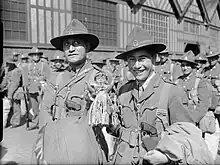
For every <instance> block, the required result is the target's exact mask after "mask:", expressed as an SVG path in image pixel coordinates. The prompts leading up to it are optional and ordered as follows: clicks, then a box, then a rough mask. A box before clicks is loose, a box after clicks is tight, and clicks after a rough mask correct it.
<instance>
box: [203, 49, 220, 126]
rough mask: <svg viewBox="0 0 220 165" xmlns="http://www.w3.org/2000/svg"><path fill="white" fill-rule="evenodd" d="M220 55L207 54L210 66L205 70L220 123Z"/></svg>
mask: <svg viewBox="0 0 220 165" xmlns="http://www.w3.org/2000/svg"><path fill="white" fill-rule="evenodd" d="M219 55H220V53H219V52H218V53H213V52H209V53H207V54H206V58H207V59H208V63H209V66H207V67H205V68H204V72H205V73H204V74H205V78H207V79H208V81H209V82H210V83H211V84H212V92H213V104H215V106H214V107H213V108H214V111H215V114H216V117H217V119H218V121H219V122H220V116H219V115H218V114H220V101H219V100H220V94H219V93H220V91H219V90H218V88H219V86H220V83H219V81H220V63H219V62H218V60H219Z"/></svg>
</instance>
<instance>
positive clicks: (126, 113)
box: [116, 74, 194, 164]
mask: <svg viewBox="0 0 220 165" xmlns="http://www.w3.org/2000/svg"><path fill="white" fill-rule="evenodd" d="M165 84H167V82H165V81H164V80H163V79H161V77H160V76H159V75H158V74H156V75H155V76H154V77H153V78H152V79H151V81H150V83H149V84H148V86H147V87H146V89H145V90H144V93H143V94H142V96H140V97H139V96H138V86H137V84H136V81H134V80H133V81H129V82H128V83H126V84H125V85H123V86H122V87H121V89H120V91H119V102H120V104H121V107H122V108H121V118H122V125H121V127H119V129H117V131H118V132H120V133H119V134H121V139H122V141H121V143H120V144H119V150H118V153H119V155H122V160H121V161H120V163H122V164H128V163H129V164H130V162H131V161H132V158H133V159H135V158H137V157H138V156H137V155H138V154H137V153H136V154H132V153H135V152H134V150H135V148H130V147H129V145H128V144H130V143H131V139H133V138H132V132H133V133H135V132H136V131H137V130H139V129H140V125H141V123H146V126H148V127H146V128H144V131H146V132H147V134H149V135H150V136H151V135H154V136H158V132H157V128H156V119H157V115H156V113H157V112H158V111H157V109H158V106H159V105H158V103H159V101H158V100H159V98H160V95H161V89H162V87H163V86H164V85H165ZM169 85H171V86H170V90H169V92H168V93H167V97H165V98H164V101H162V102H166V105H165V108H166V109H167V111H166V112H168V114H169V115H168V121H169V123H168V125H171V124H173V123H175V122H179V121H182V122H190V123H194V122H193V118H192V115H191V112H190V111H188V110H187V109H185V108H184V106H183V104H182V100H181V97H182V93H183V92H182V91H181V88H178V87H177V86H175V85H173V84H169ZM165 99H167V100H165ZM135 109H136V110H135ZM137 114H139V119H137V117H136V115H137ZM164 124H166V123H164ZM141 129H142V128H141ZM155 133H156V134H155ZM135 143H137V142H135ZM134 145H135V144H134ZM138 145H139V146H141V145H140V144H138ZM130 146H131V144H130ZM141 152H142V153H141ZM144 153H145V150H143V149H142V151H140V152H139V154H140V155H143V154H144ZM116 163H117V162H116Z"/></svg>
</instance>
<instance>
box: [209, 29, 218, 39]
mask: <svg viewBox="0 0 220 165" xmlns="http://www.w3.org/2000/svg"><path fill="white" fill-rule="evenodd" d="M218 34H219V30H217V29H213V28H210V36H211V37H212V38H218Z"/></svg>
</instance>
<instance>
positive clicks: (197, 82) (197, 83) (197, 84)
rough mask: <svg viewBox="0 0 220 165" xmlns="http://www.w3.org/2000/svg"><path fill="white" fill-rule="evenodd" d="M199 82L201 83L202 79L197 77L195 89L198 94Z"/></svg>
mask: <svg viewBox="0 0 220 165" xmlns="http://www.w3.org/2000/svg"><path fill="white" fill-rule="evenodd" d="M199 82H200V78H199V77H197V78H196V80H195V84H194V88H195V90H196V93H197V88H198V86H199Z"/></svg>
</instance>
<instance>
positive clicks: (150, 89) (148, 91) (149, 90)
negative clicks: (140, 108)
mask: <svg viewBox="0 0 220 165" xmlns="http://www.w3.org/2000/svg"><path fill="white" fill-rule="evenodd" d="M160 83H161V78H160V76H159V75H158V74H157V73H156V75H155V76H154V77H153V78H152V79H151V81H150V82H149V84H148V86H147V87H146V88H145V89H144V92H143V93H142V95H141V96H138V84H137V82H136V84H135V86H134V88H133V90H132V91H131V95H132V96H133V97H134V98H136V100H138V102H142V101H143V100H145V99H147V98H149V97H150V96H151V95H152V94H153V93H154V92H155V89H156V88H158V87H159V86H160Z"/></svg>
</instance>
